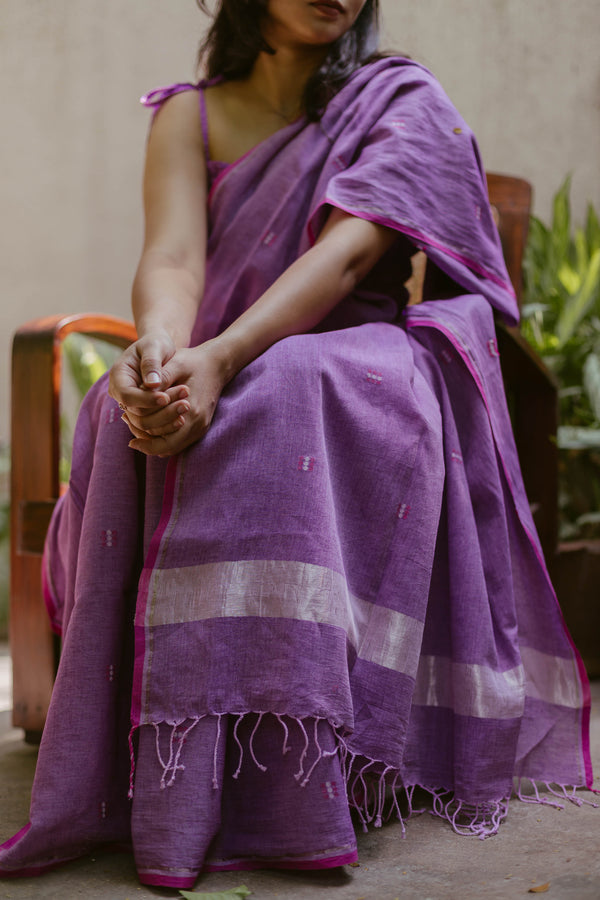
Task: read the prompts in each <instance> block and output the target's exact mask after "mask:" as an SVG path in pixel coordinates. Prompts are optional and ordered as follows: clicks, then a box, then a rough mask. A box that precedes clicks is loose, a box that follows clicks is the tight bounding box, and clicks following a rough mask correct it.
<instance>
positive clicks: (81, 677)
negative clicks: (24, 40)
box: [0, 0, 591, 887]
mask: <svg viewBox="0 0 600 900" xmlns="http://www.w3.org/2000/svg"><path fill="white" fill-rule="evenodd" d="M376 27H377V3H376V2H375V0H340V2H338V0H322V2H312V3H311V2H307V0H254V2H251V3H248V2H244V3H242V2H240V0H223V2H222V3H221V4H220V7H219V11H218V12H217V15H216V18H215V20H214V22H213V26H212V30H211V32H210V34H209V38H208V41H207V44H206V46H205V57H206V60H207V67H208V75H209V80H207V81H203V82H201V83H200V84H199V85H175V86H173V87H172V88H168V89H163V90H160V91H157V92H154V93H153V94H151V95H149V96H148V97H147V98H145V102H146V104H147V105H149V106H153V107H154V108H155V110H156V116H155V120H154V122H153V126H152V129H151V133H150V138H149V142H148V155H147V164H146V175H145V207H146V222H147V226H146V239H145V245H144V251H143V255H142V259H141V262H140V265H139V268H138V272H137V275H136V278H135V284H134V290H133V308H134V315H135V319H136V325H137V329H138V335H139V338H138V340H137V342H136V343H135V344H134V345H133V346H132V347H131V348H130V349H129V350H128V351H126V352H125V354H124V356H123V358H122V360H121V361H120V362H119V363H118V364H117V365H116V366H115V367H114V368H113V370H112V372H111V375H110V385H109V394H110V396H108V395H107V391H106V382H105V381H102V382H100V383H99V384H98V385H96V386H95V388H94V389H93V390H92V391H91V392H90V394H89V395H88V397H87V399H86V401H85V403H84V406H83V409H82V412H81V415H80V419H79V423H78V431H77V435H76V439H75V446H74V463H73V475H72V478H71V483H70V489H69V492H68V493H67V495H66V496H65V498H64V499H63V500H62V501H61V503H60V505H59V507H58V509H57V511H56V513H55V516H54V519H53V523H52V526H51V530H50V534H49V537H48V542H47V552H46V562H45V577H46V594H47V598H48V603H49V607H50V610H51V614H52V616H53V621H54V624H55V627H56V628H57V629H60V630H61V631H62V633H63V634H64V642H63V652H62V657H61V665H60V670H59V673H58V676H57V681H56V686H55V691H54V695H53V701H52V706H51V711H50V714H49V717H48V722H47V726H46V730H45V732H44V738H43V742H42V746H41V749H40V758H39V763H38V770H37V773H36V783H35V786H34V794H33V801H32V812H31V824H30V825H29V826H27V827H26V828H25V829H23V831H22V832H20V833H19V835H17V836H15V838H13V839H12V840H11V841H9V842H8V843H7V844H5V845H4V848H3V849H2V850H1V851H0V866H1V867H2V868H1V871H2V874H4V875H11V874H12V875H18V874H30V873H31V872H34V871H43V870H44V869H46V868H48V867H51V866H53V865H56V864H57V863H59V862H62V861H64V860H66V859H69V858H73V857H75V856H77V855H79V854H81V853H83V852H85V851H86V850H87V849H89V847H90V846H93V845H95V844H98V843H100V842H115V841H129V840H132V842H133V848H134V852H135V856H136V865H137V868H138V872H139V877H140V880H141V881H142V882H144V883H146V884H153V885H163V886H170V887H188V886H191V885H193V883H194V882H195V879H196V878H197V875H198V873H199V872H200V871H202V870H203V869H205V870H206V869H209V870H211V869H212V870H215V869H227V868H253V867H257V866H280V867H291V868H319V867H327V866H336V865H342V864H344V863H348V862H352V861H354V860H355V859H356V843H355V837H354V832H353V828H352V823H351V820H350V815H349V807H350V806H352V807H354V808H355V809H356V812H357V815H358V818H359V820H360V821H361V822H362V823H363V825H364V826H365V827H366V825H367V823H368V822H373V823H374V824H375V825H376V826H378V825H380V824H381V822H382V819H383V818H384V817H385V815H387V814H390V813H393V812H395V813H396V814H397V815H399V816H400V817H401V814H400V809H399V806H398V800H397V794H396V792H397V791H398V790H399V789H400V788H404V789H405V790H406V792H407V794H408V797H409V798H410V797H412V791H413V789H414V787H415V786H417V785H419V786H421V787H424V788H426V789H428V790H430V791H431V793H432V794H433V796H434V811H435V812H436V813H437V814H439V815H442V816H444V817H446V818H447V819H448V820H449V821H450V822H451V823H452V825H453V827H454V828H455V830H457V831H458V832H461V833H470V834H478V835H480V836H485V835H487V834H493V833H494V832H495V831H496V830H497V828H498V824H499V822H500V820H501V819H502V818H503V817H504V816H505V815H506V811H507V805H508V799H509V797H510V796H511V793H512V790H513V778H514V777H515V776H516V777H518V778H529V779H532V780H538V781H543V782H547V783H550V782H552V783H555V784H558V785H561V793H565V795H566V786H567V785H570V786H583V785H586V784H587V785H588V786H589V785H590V784H591V770H590V764H589V750H588V746H587V731H586V709H587V708H589V694H588V693H586V691H587V684H586V682H585V676H584V674H582V671H581V670H580V669H579V668H578V667H579V665H580V664H579V661H578V657H577V654H576V652H575V651H574V649H573V648H572V646H571V644H570V642H569V639H568V636H567V635H566V634H565V631H564V627H563V625H562V621H561V617H560V613H559V611H558V608H557V606H556V601H555V599H554V596H553V593H552V589H551V587H550V584H549V581H548V578H547V574H546V571H545V568H544V565H543V562H542V559H541V554H540V550H539V543H538V541H537V538H536V536H535V532H534V528H533V524H532V522H531V517H530V513H529V509H528V505H527V501H526V498H525V495H524V492H523V488H522V484H521V480H520V475H519V471H518V464H517V461H516V454H515V450H514V446H513V443H512V438H511V435H510V425H509V421H508V416H507V413H506V407H505V402H504V399H503V394H502V382H501V376H500V370H499V362H498V353H497V349H496V344H495V339H494V325H493V315H492V307H494V308H495V309H496V310H498V311H499V312H500V313H502V314H503V315H504V316H505V317H506V318H507V319H508V320H509V321H510V320H512V321H515V320H516V318H517V308H516V304H515V300H514V294H513V292H512V288H511V287H510V284H509V282H508V278H507V276H506V271H505V269H504V264H503V261H502V255H501V251H500V247H499V242H498V237H497V233H496V231H495V228H494V224H493V221H492V217H491V214H490V210H489V206H488V204H487V198H486V190H485V181H484V176H483V173H482V170H481V167H480V163H479V158H478V154H477V149H476V147H475V144H474V141H473V137H472V135H471V133H470V131H469V130H468V128H467V126H466V125H465V123H464V122H463V121H462V119H461V118H460V117H459V115H458V114H457V112H456V111H455V110H454V108H453V107H452V106H451V104H450V103H449V101H448V99H447V98H446V96H445V95H444V94H443V92H442V91H441V89H440V87H439V86H438V85H437V83H436V82H435V80H434V79H433V77H432V76H431V75H430V74H429V73H428V72H427V71H426V70H425V69H423V68H422V67H420V66H418V65H416V64H414V63H412V62H410V61H408V60H405V59H401V58H393V57H392V58H377V57H375V56H374V50H375V48H376ZM417 249H424V250H425V251H426V253H427V257H428V266H429V270H430V273H431V274H432V275H433V276H434V277H432V278H430V279H428V283H429V284H434V283H437V285H438V293H437V295H436V296H435V297H432V298H431V299H427V300H426V302H424V303H422V304H421V305H419V306H415V307H406V302H407V292H406V289H405V288H404V284H405V282H406V281H407V280H408V278H409V276H410V273H411V262H410V260H411V256H412V255H413V254H414V253H415V252H416V250H417ZM119 407H120V410H121V412H122V419H123V420H124V421H121V412H119ZM133 451H136V452H133ZM133 618H134V619H135V625H134V629H133V632H134V633H132V629H131V625H130V623H131V621H132V619H133ZM540 622H543V628H541V627H540ZM128 735H129V750H128V744H127V736H128ZM492 748H493V749H492ZM128 779H129V785H130V790H129V797H130V800H131V803H130V801H129V800H128V798H127V782H128ZM390 787H391V790H390ZM544 802H546V801H544ZM409 806H410V804H409Z"/></svg>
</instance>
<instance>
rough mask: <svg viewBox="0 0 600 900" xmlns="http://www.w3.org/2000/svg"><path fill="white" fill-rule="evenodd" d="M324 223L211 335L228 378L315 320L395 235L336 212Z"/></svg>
mask: <svg viewBox="0 0 600 900" xmlns="http://www.w3.org/2000/svg"><path fill="white" fill-rule="evenodd" d="M328 226H329V227H328V228H327V230H326V231H325V232H324V234H323V236H322V239H320V240H319V242H318V243H317V244H315V246H314V247H312V248H311V249H310V250H308V251H307V252H306V253H305V254H304V255H303V256H302V257H300V258H299V259H298V260H296V262H295V263H293V264H292V265H291V266H290V267H289V268H288V269H287V270H286V271H285V272H284V273H283V274H282V275H281V276H280V277H279V278H278V279H277V281H276V282H275V283H274V284H273V285H272V286H271V287H270V288H269V289H268V290H267V291H266V292H265V293H264V294H263V295H262V297H260V298H259V299H258V300H257V301H256V303H254V304H253V305H252V306H251V307H250V308H249V309H247V310H246V312H244V313H243V314H242V315H241V316H240V317H239V318H238V319H237V320H236V321H235V322H234V323H233V324H232V325H230V326H229V328H227V329H226V331H224V332H223V333H222V334H221V335H220V336H219V337H218V338H216V339H215V343H216V344H217V345H218V349H219V353H220V354H221V355H222V359H223V362H224V365H225V367H226V370H227V373H228V378H232V377H233V376H234V375H236V374H237V372H239V371H240V369H242V368H243V367H244V366H245V365H247V364H248V363H249V362H251V361H252V360H253V359H255V358H256V357H257V356H259V355H260V354H261V353H263V352H264V351H265V350H266V349H267V348H268V347H270V346H271V345H272V344H274V343H275V342H276V341H279V340H281V339H282V338H284V337H288V336H290V335H292V334H302V333H304V332H307V331H310V330H311V329H312V328H314V327H315V325H318V323H319V322H320V321H321V320H322V319H323V318H324V317H325V316H326V315H327V314H328V313H329V312H330V311H331V310H332V309H333V307H334V306H335V305H336V304H337V303H339V301H340V300H342V299H343V298H344V297H346V296H347V295H348V294H350V293H351V292H352V290H353V289H354V288H355V287H356V285H357V284H358V283H359V282H360V281H361V280H362V279H363V278H364V277H365V275H366V274H367V272H368V271H369V270H370V269H371V268H372V266H373V265H374V264H375V262H377V260H378V259H379V258H380V257H381V256H382V255H383V253H385V251H386V250H387V249H388V248H389V247H390V246H391V244H392V242H393V241H394V239H395V235H394V233H393V232H391V231H390V230H389V229H387V228H384V227H382V226H379V225H374V224H373V223H371V222H367V221H364V220H362V219H357V218H355V217H351V216H346V215H344V214H343V213H339V212H338V211H335V212H334V213H333V214H332V217H331V222H330V223H328Z"/></svg>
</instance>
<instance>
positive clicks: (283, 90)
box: [246, 47, 327, 121]
mask: <svg viewBox="0 0 600 900" xmlns="http://www.w3.org/2000/svg"><path fill="white" fill-rule="evenodd" d="M326 53H327V49H326V48H325V49H324V48H323V47H317V48H314V47H311V48H307V49H305V50H303V51H298V50H296V49H292V48H288V47H280V48H279V49H278V50H277V53H275V54H274V55H271V54H268V53H260V54H259V55H258V58H257V60H256V62H255V64H254V67H253V69H252V72H251V73H250V75H249V76H248V78H247V80H246V85H247V87H248V88H249V90H251V91H252V92H253V93H254V94H255V95H256V96H258V97H260V98H261V99H262V100H263V102H264V103H265V104H266V105H267V106H268V107H269V108H270V109H271V110H272V111H274V112H276V113H277V114H278V115H280V116H281V117H282V118H284V119H287V120H288V121H292V120H293V119H295V118H297V117H298V116H299V115H300V113H301V112H302V98H303V96H304V90H305V88H306V84H307V82H308V80H309V78H310V77H311V75H312V74H313V72H314V71H315V70H316V69H317V68H318V67H319V66H320V64H321V63H322V61H323V59H324V58H325V55H326Z"/></svg>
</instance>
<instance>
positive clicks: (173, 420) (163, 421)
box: [137, 400, 190, 436]
mask: <svg viewBox="0 0 600 900" xmlns="http://www.w3.org/2000/svg"><path fill="white" fill-rule="evenodd" d="M189 411H190V404H189V402H188V401H187V400H178V401H177V402H176V403H170V404H169V406H166V407H165V408H164V409H161V410H159V411H158V412H155V413H152V415H149V416H143V417H142V418H140V419H139V421H138V422H137V424H138V426H139V427H140V428H141V429H142V430H143V431H145V432H146V433H147V434H149V435H150V436H153V435H162V434H171V433H172V432H173V431H176V430H177V429H179V428H181V426H182V425H183V423H184V421H185V416H186V415H187V414H188V413H189Z"/></svg>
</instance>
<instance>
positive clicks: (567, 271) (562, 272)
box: [556, 263, 581, 295]
mask: <svg viewBox="0 0 600 900" xmlns="http://www.w3.org/2000/svg"><path fill="white" fill-rule="evenodd" d="M556 274H557V276H558V280H559V281H560V283H561V284H562V286H563V287H564V289H565V290H566V291H568V293H569V294H571V295H573V294H576V293H577V291H578V290H580V288H581V275H580V274H579V272H576V271H575V269H574V268H573V267H572V266H570V265H569V263H563V265H562V266H561V267H560V268H559V270H558V272H557V273H556Z"/></svg>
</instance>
